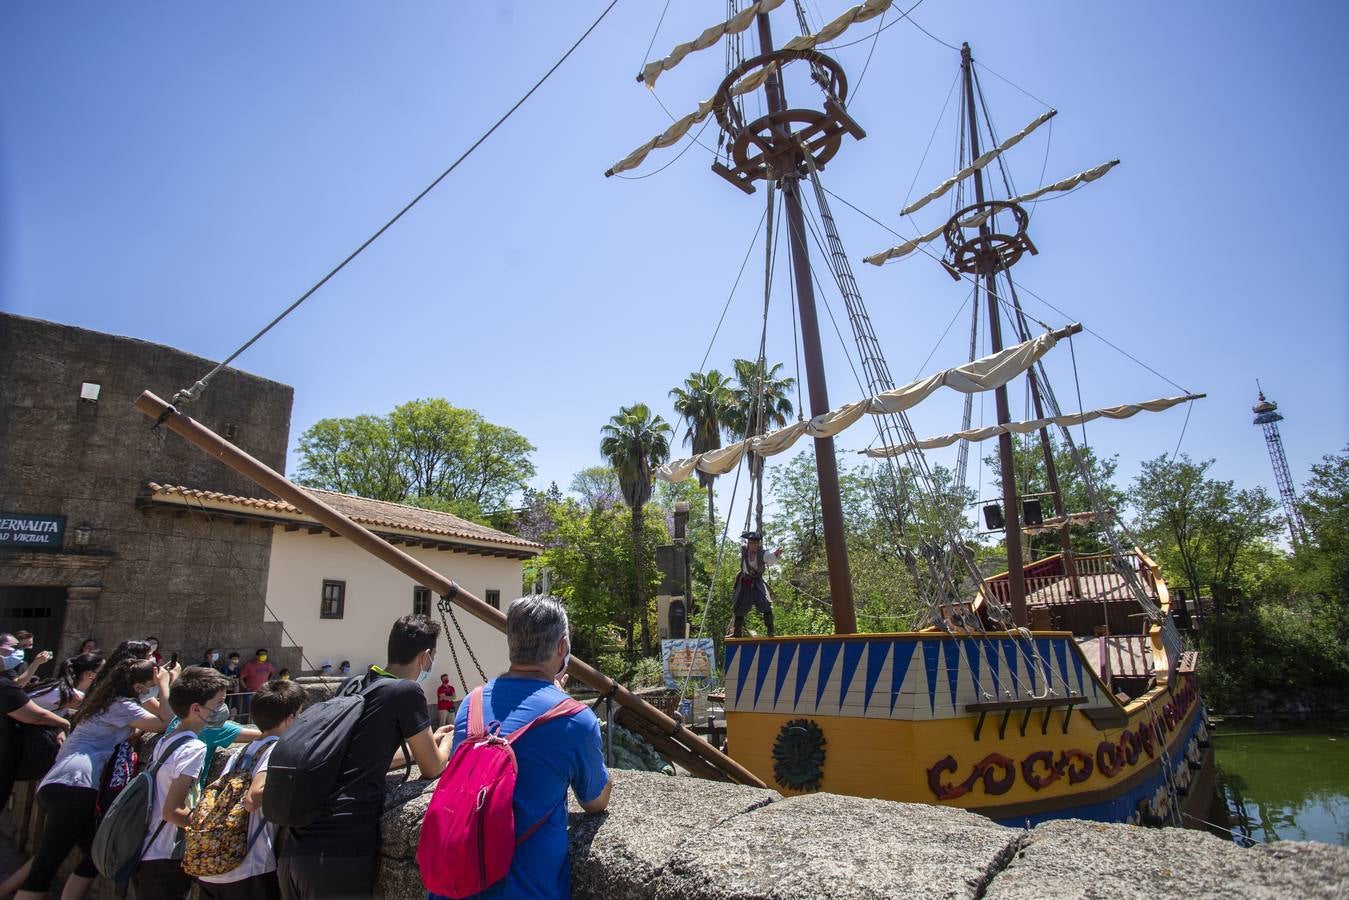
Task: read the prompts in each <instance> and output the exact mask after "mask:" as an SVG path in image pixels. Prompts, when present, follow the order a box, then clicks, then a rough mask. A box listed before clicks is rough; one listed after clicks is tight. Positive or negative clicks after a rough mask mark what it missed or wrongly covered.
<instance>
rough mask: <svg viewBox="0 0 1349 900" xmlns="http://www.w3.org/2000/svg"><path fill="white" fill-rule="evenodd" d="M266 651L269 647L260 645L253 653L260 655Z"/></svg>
mask: <svg viewBox="0 0 1349 900" xmlns="http://www.w3.org/2000/svg"><path fill="white" fill-rule="evenodd" d="M266 652H267V648H266V647H259V648H258V651H257V653H254V654H253V655H254V656H258V655H260V654H263V653H266Z"/></svg>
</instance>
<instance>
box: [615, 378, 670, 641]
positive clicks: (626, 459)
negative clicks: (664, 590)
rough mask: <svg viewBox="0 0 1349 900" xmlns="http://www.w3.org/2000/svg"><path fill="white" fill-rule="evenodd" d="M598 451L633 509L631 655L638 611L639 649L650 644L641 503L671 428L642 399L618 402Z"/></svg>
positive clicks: (663, 458)
mask: <svg viewBox="0 0 1349 900" xmlns="http://www.w3.org/2000/svg"><path fill="white" fill-rule="evenodd" d="M600 433H601V434H602V435H603V437H602V438H601V439H600V453H601V454H602V455H603V456H604V458H605V459H607V460H608V461H609V465H611V466H613V467H614V470H615V471H616V472H618V485H619V489H620V490H621V491H622V492H623V499H624V500H625V501H627V504H628V507H629V508H630V509H631V510H632V559H633V568H634V569H635V572H636V576H637V577H636V580H635V582H634V586H633V594H632V614H631V615H630V616H629V617H628V648H627V649H628V656H629V657H631V656H632V655H633V645H632V620H633V619H635V618H637V616H638V615H641V636H642V652H643V653H646V652H648V650H649V649H650V646H651V635H650V633H649V631H648V628H647V621H646V618H647V617H646V602H645V594H646V591H645V586H644V584H643V579H642V507H644V506H646V502H647V501H648V500H650V499H651V482H652V479H653V478H654V477H655V474H656V469H657V468H659V467H660V466H661V465H662V464H663V463H664V462H665V461H666V459H668V458H669V456H670V433H671V428H670V425H669V423H667V422H666V421H665V420H664V419H662V418H661V417H660V416H653V415H652V414H651V410H650V409H649V408H648V407H647V405H646V404H645V403H634V404H633V405H632V406H620V407H619V408H618V415H616V416H611V417H610V419H609V424H608V425H605V426H604V427H603V428H602V429H600Z"/></svg>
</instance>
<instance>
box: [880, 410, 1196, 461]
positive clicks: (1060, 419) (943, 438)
mask: <svg viewBox="0 0 1349 900" xmlns="http://www.w3.org/2000/svg"><path fill="white" fill-rule="evenodd" d="M1205 396H1207V395H1206V394H1185V395H1184V396H1181V397H1162V398H1160V399H1157V400H1147V401H1144V402H1143V403H1124V404H1121V405H1119V406H1107V407H1103V408H1102V409H1091V410H1087V411H1086V412H1080V413H1071V414H1069V415H1063V416H1053V417H1051V418H1047V419H1031V420H1030V421H1028V422H1008V423H1007V424H1005V425H989V426H987V427H985V428H968V429H966V430H964V431H957V432H954V433H952V434H942V435H938V436H937V437H930V438H926V439H924V440H921V441H917V442H915V443H911V444H899V445H897V446H892V447H872V448H871V449H869V450H863V451H862V452H863V453H865V454H866V455H867V456H870V457H873V458H875V459H884V458H886V457H890V456H899V455H900V454H901V453H907V452H909V451H910V450H936V449H938V448H940V447H949V446H951V445H952V444H954V443H955V442H956V441H986V440H988V439H989V438H992V437H997V436H998V435H1000V434H1030V433H1031V432H1033V431H1039V430H1040V429H1041V428H1048V427H1049V426H1051V425H1063V426H1072V425H1081V424H1082V423H1084V422H1091V421H1093V420H1095V419H1128V418H1130V417H1132V416H1136V415H1138V414H1139V413H1141V412H1161V411H1162V410H1164V409H1170V408H1171V407H1173V406H1178V405H1180V404H1181V403H1187V402H1189V401H1191V400H1201V399H1203V398H1204V397H1205Z"/></svg>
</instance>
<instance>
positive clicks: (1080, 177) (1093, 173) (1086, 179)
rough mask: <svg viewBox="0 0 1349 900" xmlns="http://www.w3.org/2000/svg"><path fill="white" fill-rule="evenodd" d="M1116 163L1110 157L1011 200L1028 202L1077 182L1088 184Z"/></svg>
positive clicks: (1116, 163) (1076, 184) (1072, 186)
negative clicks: (1105, 160) (1108, 160)
mask: <svg viewBox="0 0 1349 900" xmlns="http://www.w3.org/2000/svg"><path fill="white" fill-rule="evenodd" d="M1117 165H1119V160H1117V159H1112V160H1110V162H1105V163H1101V164H1100V165H1099V166H1096V167H1095V168H1094V169H1087V171H1085V172H1078V173H1077V174H1076V175H1073V176H1072V177H1070V178H1065V179H1063V180H1062V181H1056V182H1054V183H1053V184H1047V185H1045V186H1044V187H1042V188H1038V189H1036V190H1033V191H1031V192H1030V193H1029V194H1022V195H1021V196H1020V197H1014V198H1012V202H1013V203H1029V202H1030V201H1032V200H1038V199H1039V198H1041V197H1043V196H1044V195H1045V194H1052V193H1054V192H1055V191H1071V190H1072V189H1073V188H1075V187H1077V186H1078V185H1079V184H1089V183H1090V182H1093V181H1095V180H1096V179H1098V178H1100V177H1101V176H1102V175H1104V174H1105V173H1106V172H1109V171H1110V170H1111V169H1113V168H1115V166H1117Z"/></svg>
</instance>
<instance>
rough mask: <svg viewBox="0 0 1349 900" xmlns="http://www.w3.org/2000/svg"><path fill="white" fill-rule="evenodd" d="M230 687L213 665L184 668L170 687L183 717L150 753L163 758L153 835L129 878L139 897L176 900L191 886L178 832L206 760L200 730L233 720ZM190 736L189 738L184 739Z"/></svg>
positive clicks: (171, 702) (175, 706)
mask: <svg viewBox="0 0 1349 900" xmlns="http://www.w3.org/2000/svg"><path fill="white" fill-rule="evenodd" d="M228 688H229V679H227V678H226V677H225V676H224V675H221V674H220V673H219V672H217V671H216V670H215V669H207V668H204V667H202V666H193V667H191V668H188V669H184V670H183V674H182V675H179V676H178V680H177V681H175V682H174V683H173V687H171V688H170V689H169V708H171V709H172V710H173V711H174V713H175V714H176V715H177V716H178V717H179V718H180V719H181V720H182V721H181V724H179V726H178V730H177V731H175V732H174V733H173V734H172V735H170V736H168V737H165V738H161V739H160V741H159V744H158V745H156V747H155V750H154V753H153V754H152V756H151V760H150V765H154V764H155V763H156V762H158V761H159V760H160V759H161V758H163V760H164V762H163V765H161V766H160V767H159V771H158V773H157V774H156V775H155V791H154V796H153V797H152V798H151V800H150V819H149V822H150V833H149V834H148V835H146V842H145V845H144V849H143V852H142V854H141V863H140V867H139V868H138V869H137V870H136V874H135V875H133V876H132V878H131V887H132V889H133V890H134V891H135V896H136V900H173V898H182V897H186V896H187V892H188V891H189V890H191V888H192V878H191V877H190V876H188V875H187V874H186V873H184V872H183V866H182V861H181V855H180V854H178V853H175V848H176V846H177V844H178V837H179V831H178V830H179V829H180V828H182V827H183V826H185V825H187V817H188V815H189V814H190V813H191V812H192V805H193V803H194V802H195V801H196V797H195V796H194V795H195V793H196V791H195V790H194V788H195V787H196V784H197V777H198V776H199V775H201V769H202V765H203V764H204V763H205V761H206V744H205V742H203V741H202V740H200V739H199V738H198V737H197V733H198V732H200V731H201V730H202V729H204V728H211V727H215V726H217V725H219V724H220V723H221V722H223V721H224V720H225V719H228V718H229V712H230V711H229V708H228V707H227V706H226V705H225V692H226V690H227V689H228ZM188 734H190V735H191V737H188V738H184V737H183V735H188Z"/></svg>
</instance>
